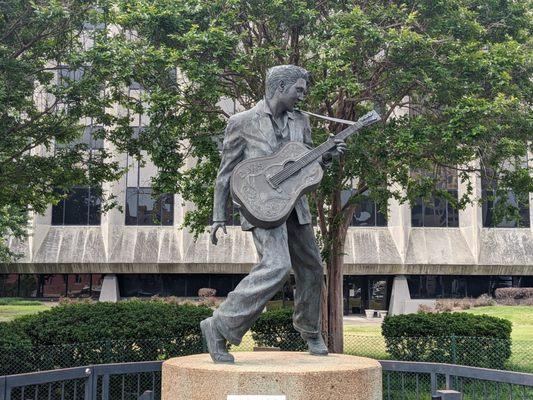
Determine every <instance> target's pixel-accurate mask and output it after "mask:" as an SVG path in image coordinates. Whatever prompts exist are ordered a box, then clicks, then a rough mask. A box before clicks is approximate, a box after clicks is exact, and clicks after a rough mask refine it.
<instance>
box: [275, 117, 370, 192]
mask: <svg viewBox="0 0 533 400" xmlns="http://www.w3.org/2000/svg"><path fill="white" fill-rule="evenodd" d="M364 126H365V125H363V124H361V123H360V122H356V123H355V124H353V125H351V126H350V127H348V128H346V129H344V130H343V131H341V132H339V133H338V134H337V135H335V136H333V137H332V138H329V139H328V140H326V141H325V142H324V143H322V144H321V145H320V146H317V147H315V148H314V149H313V150H309V151H308V152H307V153H305V154H304V155H303V156H301V157H300V158H299V159H298V160H296V161H295V162H294V163H292V164H291V165H290V166H288V167H286V168H284V169H282V170H281V171H280V172H278V173H277V174H275V175H273V176H272V177H270V182H271V183H272V184H273V185H274V186H278V185H279V184H280V183H281V182H283V181H284V180H286V179H287V178H289V177H290V176H292V175H294V174H295V173H296V172H298V171H299V170H300V169H302V168H303V167H305V166H306V165H308V164H310V163H311V162H313V161H315V160H317V159H318V158H319V157H322V155H323V154H324V153H326V152H328V151H330V150H331V149H333V148H334V147H335V146H336V144H335V140H336V139H341V140H346V139H347V138H348V137H349V136H350V135H353V134H354V133H355V132H357V131H358V130H360V129H361V128H363V127H364Z"/></svg>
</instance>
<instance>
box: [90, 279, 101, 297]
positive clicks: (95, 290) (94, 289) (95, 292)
mask: <svg viewBox="0 0 533 400" xmlns="http://www.w3.org/2000/svg"><path fill="white" fill-rule="evenodd" d="M103 281H104V274H91V297H92V298H93V299H97V298H99V297H100V292H101V291H102V282H103Z"/></svg>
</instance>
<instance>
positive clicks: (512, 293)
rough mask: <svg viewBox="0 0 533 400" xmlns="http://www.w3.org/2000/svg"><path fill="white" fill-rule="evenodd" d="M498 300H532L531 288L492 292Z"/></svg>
mask: <svg viewBox="0 0 533 400" xmlns="http://www.w3.org/2000/svg"><path fill="white" fill-rule="evenodd" d="M494 297H496V299H498V300H507V299H512V300H521V299H531V298H533V288H499V289H496V290H495V291H494Z"/></svg>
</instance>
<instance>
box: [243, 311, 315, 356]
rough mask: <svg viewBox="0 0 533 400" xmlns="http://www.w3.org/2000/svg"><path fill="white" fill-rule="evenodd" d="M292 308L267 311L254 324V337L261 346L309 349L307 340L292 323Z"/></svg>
mask: <svg viewBox="0 0 533 400" xmlns="http://www.w3.org/2000/svg"><path fill="white" fill-rule="evenodd" d="M292 313H293V310H292V309H291V308H280V309H275V310H271V311H266V312H264V313H262V314H261V316H260V317H259V318H258V319H257V320H256V321H255V323H254V324H253V326H252V329H251V330H252V338H253V339H254V341H255V343H256V344H257V345H259V346H266V347H279V348H280V349H281V350H285V351H303V350H306V349H307V345H306V343H305V341H304V340H303V339H302V337H301V336H300V334H299V333H298V332H297V331H296V330H295V329H294V326H293V325H292Z"/></svg>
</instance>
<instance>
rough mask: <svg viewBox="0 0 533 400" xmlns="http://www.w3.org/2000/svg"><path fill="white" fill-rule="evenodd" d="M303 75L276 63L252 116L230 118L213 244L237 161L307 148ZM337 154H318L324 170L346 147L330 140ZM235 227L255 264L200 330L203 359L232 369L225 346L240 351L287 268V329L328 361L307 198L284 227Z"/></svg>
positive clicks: (318, 267) (248, 113)
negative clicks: (253, 252) (292, 146)
mask: <svg viewBox="0 0 533 400" xmlns="http://www.w3.org/2000/svg"><path fill="white" fill-rule="evenodd" d="M309 80H310V79H309V73H308V72H307V71H306V70H305V69H303V68H300V67H297V66H294V65H280V66H276V67H273V68H271V69H269V70H268V72H267V77H266V82H265V83H266V84H265V86H266V96H265V98H264V99H263V100H261V101H259V102H258V103H257V104H256V105H255V107H253V108H252V109H250V110H247V111H244V112H241V113H238V114H235V115H233V116H232V117H231V118H230V119H229V120H228V125H227V128H226V134H225V138H224V145H223V150H222V161H221V163H220V168H219V171H218V176H217V180H216V186H215V200H214V207H213V221H214V222H213V225H212V227H211V241H212V243H213V244H215V245H216V244H217V236H216V235H217V231H218V229H220V228H222V230H223V231H224V233H226V225H225V221H226V220H227V215H226V207H225V206H226V202H227V199H228V196H229V192H230V178H231V175H232V172H233V170H234V168H235V166H236V165H237V164H239V163H240V162H241V161H243V160H248V159H252V158H256V157H261V156H267V155H272V154H274V153H276V152H277V151H278V150H279V149H280V148H281V147H282V146H283V145H284V144H286V143H288V142H300V143H303V144H305V145H306V146H307V147H308V148H312V140H311V128H310V125H309V119H308V117H307V115H304V114H303V113H301V112H299V111H296V110H294V105H295V104H296V103H297V102H298V101H302V100H303V98H304V95H305V93H306V91H307V86H308V84H309ZM334 143H335V149H334V150H331V151H329V152H326V153H324V155H323V156H322V159H323V160H322V161H323V162H322V164H323V165H326V164H327V163H328V162H329V161H330V160H331V157H332V155H333V153H334V152H338V153H339V154H342V153H343V152H344V151H345V150H346V144H345V143H344V141H343V140H341V139H335V141H334ZM241 227H242V229H243V230H246V231H251V232H252V235H253V239H254V243H255V246H256V249H257V252H258V253H259V256H260V258H261V261H260V262H259V264H257V265H255V266H254V267H253V268H252V270H251V271H250V274H248V275H247V276H246V277H245V278H244V279H243V280H242V281H241V282H240V283H239V284H238V285H237V287H236V288H235V290H234V291H232V292H231V293H229V294H228V297H227V299H226V300H225V301H224V302H223V303H222V304H221V305H220V306H219V307H218V309H216V310H215V312H214V314H213V317H210V318H207V319H205V320H203V321H202V322H201V324H200V326H201V329H202V334H203V336H204V340H205V341H206V343H207V347H208V349H209V354H210V355H211V358H212V359H213V361H214V362H216V363H232V362H233V361H234V358H233V356H232V355H231V354H230V353H229V352H228V350H227V346H226V345H227V342H230V343H232V344H234V345H238V344H239V343H240V342H241V340H242V337H243V336H244V334H245V333H246V332H247V331H248V329H250V327H251V326H252V324H253V322H254V321H255V319H256V318H257V317H258V316H259V315H260V314H261V312H262V311H263V309H264V308H265V305H266V303H267V302H268V301H269V300H270V299H271V298H272V297H273V296H274V295H275V294H276V292H278V291H279V290H280V289H281V287H282V286H283V284H284V282H285V281H286V280H287V278H288V277H289V274H290V272H291V267H292V269H293V271H294V276H295V281H296V293H295V298H294V307H295V309H294V315H293V324H294V327H295V329H296V330H297V331H298V332H300V334H301V336H302V338H303V339H304V340H306V341H307V344H308V347H309V352H310V353H311V354H313V355H327V354H328V349H327V347H326V345H325V343H324V340H323V339H322V335H321V334H320V325H321V322H320V321H321V315H320V300H321V293H322V282H323V276H324V271H323V267H322V260H321V257H320V252H319V249H318V246H317V244H316V241H315V236H314V231H313V227H312V224H311V213H310V211H309V205H308V203H307V198H306V196H305V195H303V196H301V197H300V198H299V199H298V200H297V201H296V204H295V206H294V209H293V211H292V212H291V213H290V215H289V217H288V219H287V220H286V222H284V223H282V224H281V225H279V226H276V227H274V228H270V229H264V228H260V227H256V226H254V225H252V223H251V222H250V221H247V220H246V219H245V217H244V216H243V215H242V214H241Z"/></svg>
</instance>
